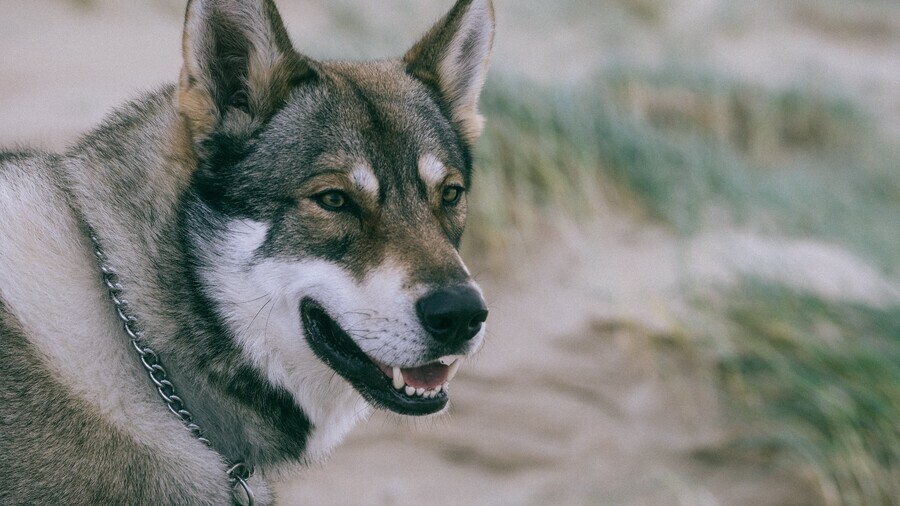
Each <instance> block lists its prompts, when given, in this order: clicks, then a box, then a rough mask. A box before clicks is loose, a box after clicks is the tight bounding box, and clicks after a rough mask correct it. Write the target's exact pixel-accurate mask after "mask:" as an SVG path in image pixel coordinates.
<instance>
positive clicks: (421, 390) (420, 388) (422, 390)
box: [416, 387, 425, 397]
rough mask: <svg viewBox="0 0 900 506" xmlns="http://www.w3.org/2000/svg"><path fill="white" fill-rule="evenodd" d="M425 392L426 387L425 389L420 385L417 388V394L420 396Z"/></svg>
mask: <svg viewBox="0 0 900 506" xmlns="http://www.w3.org/2000/svg"><path fill="white" fill-rule="evenodd" d="M424 393H425V389H424V388H422V387H419V388H417V389H416V395H418V396H419V397H421V396H422V394H424Z"/></svg>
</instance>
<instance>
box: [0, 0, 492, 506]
mask: <svg viewBox="0 0 900 506" xmlns="http://www.w3.org/2000/svg"><path fill="white" fill-rule="evenodd" d="M473 3H474V4H477V5H478V6H479V9H481V11H484V12H492V11H491V9H490V2H489V0H481V1H476V2H471V1H467V0H460V1H459V2H458V4H457V6H456V7H455V8H454V10H453V11H452V12H451V15H449V16H448V18H447V19H446V20H445V21H444V22H443V25H442V24H439V25H438V27H437V28H435V29H434V30H433V31H432V35H431V36H429V37H430V38H431V39H434V38H435V36H434V35H433V34H434V33H439V34H443V35H442V36H441V37H437V39H439V40H437V41H435V42H429V40H430V39H429V37H426V39H425V40H424V41H423V42H421V43H420V44H419V45H417V48H419V50H422V51H424V53H423V54H426V55H428V58H431V60H434V58H440V54H443V53H444V52H445V49H446V47H447V44H452V39H453V37H452V36H450V35H448V34H452V32H453V31H454V30H455V28H454V27H457V26H470V27H471V26H476V25H477V24H473V23H471V22H469V23H468V24H466V23H462V24H461V21H460V19H461V18H462V17H464V16H466V12H468V11H469V10H470V7H471V5H472V4H473ZM444 25H446V26H447V28H444V29H442V28H441V26H444ZM481 25H483V26H488V25H489V26H488V27H489V28H490V34H482V35H481V36H482V37H491V36H492V33H493V31H492V26H493V19H492V17H491V18H490V19H489V20H487V21H484V22H483V23H481ZM448 37H449V38H448ZM463 39H467V38H466V37H463V38H462V39H460V40H463ZM448 40H450V42H448ZM260 41H263V42H268V43H267V44H262V46H260V44H259V42H260ZM432 44H435V45H436V46H435V47H436V48H435V49H433V50H431V49H428V48H430V47H432ZM466 44H468V46H471V44H470V43H469V42H466ZM437 46H439V47H437ZM488 49H489V48H488ZM463 52H464V53H465V52H466V51H463ZM469 57H470V58H473V59H477V60H478V61H474V60H473V61H472V62H470V64H468V66H467V67H466V68H474V67H476V66H478V65H486V61H487V55H486V54H484V53H483V51H482V52H477V51H476V52H475V53H473V54H471V55H470V56H469ZM431 60H430V61H431ZM410 61H412V60H410V59H409V58H407V60H405V61H401V60H390V61H383V62H370V63H341V62H318V61H314V60H312V59H310V58H308V57H305V56H303V55H300V54H299V53H296V52H295V51H294V50H293V48H292V47H291V45H290V41H289V40H288V38H287V34H286V31H285V30H284V27H283V25H282V22H281V20H280V18H278V14H277V11H276V10H275V7H274V5H273V4H272V2H271V1H270V0H254V1H247V2H240V1H237V0H193V1H191V2H190V3H189V6H188V15H187V17H186V25H185V66H184V68H183V70H182V74H181V76H180V79H179V82H178V84H177V85H174V86H172V85H170V86H165V87H162V88H161V89H159V90H158V91H156V92H154V93H151V94H148V95H146V96H144V97H142V98H140V99H138V100H135V101H133V102H131V103H129V104H127V105H125V106H123V107H122V108H120V109H118V110H117V111H115V112H113V113H112V114H111V115H110V116H109V117H108V118H107V119H106V120H105V121H104V122H103V124H102V125H100V126H99V127H98V128H97V129H95V130H94V131H92V132H90V133H89V134H87V135H86V136H84V137H83V138H82V139H81V140H80V141H79V142H78V143H77V144H76V145H75V146H74V147H73V148H71V149H70V150H69V151H67V152H66V153H64V154H61V155H56V154H44V153H32V152H22V153H0V455H3V456H4V458H6V459H7V468H8V469H7V473H5V474H4V477H3V479H2V480H0V503H2V504H73V505H77V504H226V503H228V502H229V500H230V499H229V494H230V488H229V485H228V483H227V478H226V475H225V468H226V461H236V460H244V461H246V462H248V463H250V464H252V465H254V466H255V467H256V468H257V470H258V471H259V472H258V473H257V476H256V477H254V478H253V479H252V480H251V484H252V486H253V488H254V491H255V493H256V498H257V504H270V503H271V502H272V501H273V500H274V498H273V497H272V495H271V493H270V491H269V490H268V487H267V485H266V484H265V482H264V479H263V478H264V476H265V475H266V474H268V473H270V472H273V471H274V470H277V469H278V468H280V467H282V466H285V465H290V464H291V463H297V462H307V461H308V460H309V459H308V458H307V455H306V453H307V446H308V444H309V441H311V438H313V437H314V435H315V434H317V433H318V432H319V431H321V430H322V429H323V428H322V427H317V426H316V425H315V423H314V422H313V418H312V417H311V415H310V413H307V412H305V411H304V409H302V408H301V406H300V404H299V403H298V402H297V400H296V399H295V398H294V394H293V393H292V391H290V389H288V388H286V387H284V386H283V385H278V384H273V383H272V382H271V381H270V376H267V373H266V372H265V371H263V370H261V369H260V368H259V367H258V364H257V363H256V362H254V361H253V360H251V359H250V358H248V355H247V353H246V351H242V348H241V346H240V345H239V344H238V343H237V342H236V341H235V338H234V332H233V330H231V329H230V328H229V327H228V324H227V323H226V322H225V321H224V317H223V314H224V313H223V311H225V309H223V307H222V306H221V304H220V303H219V302H217V299H216V297H217V295H216V291H215V290H216V287H215V286H209V284H208V283H209V282H208V281H207V279H206V278H204V276H203V273H204V272H206V270H211V269H216V268H218V266H217V265H215V264H216V263H217V261H211V260H210V259H215V258H218V257H217V255H219V254H220V253H219V252H216V251H212V250H210V249H205V250H202V251H198V249H197V248H198V247H200V248H206V247H208V246H209V245H213V244H217V241H219V242H221V241H224V240H227V238H228V237H230V236H229V235H228V233H229V228H228V227H229V226H232V225H233V224H234V223H238V222H240V220H250V221H252V222H254V223H264V224H265V225H266V226H267V227H268V228H267V230H268V233H267V236H266V238H265V241H264V243H263V244H262V246H261V247H260V248H259V249H258V250H257V251H256V253H255V257H254V258H256V260H254V261H257V260H258V261H282V262H303V261H305V260H308V259H311V258H315V259H320V260H323V261H328V262H332V263H335V264H339V265H341V268H342V269H344V270H345V271H347V272H348V273H351V275H352V276H353V278H354V279H356V280H358V281H359V282H362V281H363V280H365V279H367V278H366V276H367V275H369V274H370V273H372V272H375V271H377V270H378V269H379V268H380V266H381V265H382V264H383V263H384V262H387V261H394V262H399V263H400V264H402V265H403V266H404V268H405V269H406V271H407V272H409V281H408V282H409V283H410V284H415V285H416V286H442V285H447V284H453V283H457V284H458V283H466V282H470V280H469V277H468V273H467V272H466V271H465V269H464V267H462V266H461V264H460V263H459V262H458V256H457V255H456V251H455V250H456V248H457V247H458V244H459V239H460V236H461V234H462V231H463V227H464V222H465V199H464V198H462V199H461V201H460V202H459V204H454V205H453V206H447V205H443V204H441V203H440V188H437V189H435V188H429V187H427V186H425V185H423V183H422V181H421V179H420V177H419V176H418V172H417V168H416V163H417V160H418V157H419V156H421V155H422V154H424V153H430V154H433V155H434V156H435V157H437V158H439V159H440V160H441V162H443V163H444V164H445V165H447V166H448V167H452V170H453V173H454V174H457V176H456V177H458V179H459V183H458V184H459V185H460V186H461V187H464V188H468V187H469V186H470V185H471V172H472V161H471V148H472V145H471V144H472V142H474V138H473V137H472V129H471V128H470V127H469V126H467V125H465V124H462V123H460V121H463V123H464V122H465V120H460V117H459V116H457V115H455V113H454V111H455V110H456V109H457V108H458V107H460V104H459V103H458V101H459V97H458V96H456V95H454V96H448V95H447V94H446V90H445V89H443V88H442V85H441V83H440V81H431V80H429V79H423V78H422V77H421V76H420V75H418V74H419V73H420V72H419V71H418V70H415V71H413V70H412V69H411V67H410ZM423 61H424V60H423ZM426 63H427V64H428V65H432V66H433V64H434V61H431V63H428V62H426ZM426 63H423V64H422V65H426ZM422 68H425V67H422ZM475 79H476V80H478V79H481V82H477V83H474V84H473V86H475V87H477V88H478V89H480V86H481V83H482V82H483V78H478V77H475ZM476 95H477V93H476ZM476 98H477V97H476ZM469 105H473V104H469ZM466 107H468V106H466ZM473 110H474V109H473ZM354 164H361V165H363V166H365V167H368V168H369V169H370V170H371V171H372V172H373V173H374V174H375V177H376V178H377V180H378V182H379V185H378V188H379V193H378V195H377V198H374V199H369V200H367V197H366V196H365V195H356V194H353V195H352V196H353V198H354V199H356V201H358V206H359V209H358V215H357V216H358V218H350V217H349V215H346V216H344V215H337V214H334V213H332V214H323V212H322V210H321V209H319V208H318V207H316V205H317V204H316V201H315V197H316V196H315V194H314V192H315V191H317V189H316V188H315V187H312V186H310V185H314V184H319V183H316V181H320V182H321V181H322V180H323V177H324V178H325V179H326V180H327V177H328V176H327V175H326V173H329V172H330V171H334V170H335V169H336V168H341V169H345V168H347V166H352V165H354ZM454 184H456V183H454ZM348 191H349V190H348ZM436 192H437V193H436ZM350 193H352V191H351V192H350ZM88 227H91V228H93V229H94V230H95V231H96V232H97V235H98V236H99V238H100V241H101V243H102V245H103V248H104V250H105V253H106V254H107V256H108V257H109V261H110V263H111V264H112V266H113V267H114V269H115V270H116V271H117V272H118V274H119V276H120V279H121V282H122V284H123V285H124V287H125V298H126V299H127V300H128V302H129V307H130V308H131V311H132V312H133V313H134V314H135V316H136V317H137V319H138V321H139V322H140V325H141V328H142V329H143V330H144V332H145V335H146V341H147V342H146V344H147V345H149V346H151V347H152V348H153V349H154V350H156V351H157V352H158V353H159V355H160V356H161V357H162V360H163V363H164V365H165V367H166V368H167V370H168V371H169V375H170V378H171V380H172V382H173V383H174V384H175V385H176V388H177V389H178V394H179V395H180V396H181V397H182V398H183V399H184V401H185V404H186V406H187V407H188V409H190V410H191V411H192V413H193V414H194V417H195V420H196V422H197V423H198V424H199V425H200V426H201V427H203V428H204V430H205V432H206V435H207V437H208V438H209V439H210V440H211V441H212V443H213V449H208V448H206V447H205V446H203V445H202V444H201V443H199V442H198V441H197V440H195V439H194V438H193V437H192V436H191V435H190V434H189V433H188V432H187V431H186V430H184V428H183V427H182V426H181V424H180V422H179V421H178V420H177V419H176V418H175V417H174V416H172V415H171V414H170V413H169V412H168V410H167V409H166V407H165V405H164V403H163V402H162V401H161V400H160V399H159V397H158V396H157V394H156V392H155V391H154V390H153V387H152V385H151V384H150V382H149V380H148V379H147V377H146V374H145V373H144V371H143V369H142V368H141V366H140V363H139V361H138V359H137V356H136V355H135V354H134V352H133V350H131V349H130V344H129V343H128V340H127V338H126V336H125V334H124V332H123V331H122V329H121V326H120V325H119V324H118V323H117V322H116V319H115V316H114V313H113V308H112V306H111V304H110V302H109V300H108V297H107V294H106V292H105V290H104V288H103V287H102V283H101V282H100V279H99V273H98V271H97V266H96V262H95V260H94V258H93V253H92V251H91V247H90V241H89V240H88V238H87V230H88ZM222 255H224V254H222ZM221 258H222V261H223V262H224V261H225V260H226V258H225V256H222V257H221ZM298 339H299V336H298ZM430 346H431V348H430V350H431V351H429V353H431V354H432V355H433V356H432V355H429V356H428V357H424V358H427V359H429V360H433V359H434V358H436V357H438V356H441V355H445V354H448V353H460V354H464V353H468V352H470V351H472V350H471V349H469V348H466V347H459V348H453V349H451V348H450V347H448V346H449V345H440V346H439V345H437V344H432V345H430ZM424 358H423V360H424ZM334 381H339V382H342V381H343V380H340V379H339V378H338V379H336V380H334ZM342 385H344V384H343V383H342ZM341 388H344V387H343V386H341ZM113 390H115V391H113ZM346 390H347V392H352V391H351V390H350V388H349V386H348V385H347V386H346ZM347 395H351V394H347ZM352 396H357V394H355V393H352ZM354 398H355V397H354Z"/></svg>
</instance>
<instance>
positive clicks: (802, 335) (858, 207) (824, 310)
mask: <svg viewBox="0 0 900 506" xmlns="http://www.w3.org/2000/svg"><path fill="white" fill-rule="evenodd" d="M697 75H698V74H697V73H693V72H687V71H677V70H676V71H664V72H658V73H642V72H634V71H627V70H620V71H618V72H612V73H610V74H607V75H605V77H604V78H602V79H597V80H595V81H594V82H593V83H592V84H591V85H590V86H589V87H586V88H582V89H577V90H572V89H568V90H567V89H559V88H547V87H540V86H537V85H533V84H527V83H523V82H522V81H509V80H506V81H504V80H502V79H501V80H496V81H494V82H493V83H492V84H491V85H489V86H488V88H487V90H486V91H485V94H484V97H483V100H482V109H483V112H484V114H485V115H486V116H487V117H488V118H489V121H488V123H487V130H486V132H485V136H484V137H483V140H482V142H481V143H480V148H479V166H480V173H479V176H478V177H479V180H478V187H477V188H476V190H475V191H476V193H475V195H474V199H473V209H472V214H473V219H472V223H473V227H472V229H471V230H470V232H471V234H472V236H470V237H471V244H472V245H474V246H473V247H474V248H475V249H476V250H478V251H480V252H485V251H487V252H491V251H496V250H502V249H503V248H504V247H507V245H506V244H505V240H506V238H508V237H509V235H510V233H521V231H522V230H528V229H529V228H531V227H533V226H535V224H537V223H539V222H540V221H541V217H542V216H545V215H547V214H549V215H551V216H568V217H574V219H575V220H580V221H582V222H583V223H585V224H587V225H589V224H590V223H591V221H592V220H594V219H596V212H598V209H599V208H598V207H596V206H595V201H596V200H599V199H609V198H613V199H618V200H619V201H620V202H627V203H637V204H638V205H639V206H640V207H641V208H642V209H643V210H644V215H643V216H644V217H645V218H649V219H650V220H653V221H655V222H657V223H658V224H663V225H664V226H668V227H670V228H671V229H673V230H675V231H677V232H679V233H680V234H682V235H684V236H686V237H689V236H690V235H691V234H694V233H696V232H699V231H701V230H706V229H709V228H729V227H732V228H733V227H745V228H751V229H754V230H759V231H761V232H763V233H766V232H771V233H774V234H780V235H784V236H799V237H804V238H812V239H816V240H820V241H823V242H827V243H837V244H840V245H842V246H844V247H845V248H847V249H849V250H851V251H853V252H855V253H856V254H858V255H860V256H862V257H864V258H866V259H868V260H870V261H872V262H874V263H875V264H877V265H879V266H880V267H881V269H882V270H883V271H884V273H885V277H886V278H890V277H891V276H895V275H896V274H897V272H898V270H900V227H898V225H897V221H896V218H897V217H898V216H900V173H898V171H897V170H896V160H897V155H898V154H900V153H898V149H897V143H896V142H895V140H893V139H890V138H888V137H886V134H883V133H882V132H881V131H880V129H879V127H878V125H876V124H875V123H874V122H873V121H871V120H870V119H868V118H867V115H866V114H865V113H864V112H862V111H861V110H859V109H858V108H857V107H856V106H855V105H854V103H853V102H852V100H850V99H847V98H835V97H834V96H829V95H828V94H825V93H822V92H819V91H814V90H804V89H785V90H766V89H762V88H760V87H754V86H751V85H748V84H745V83H740V82H734V81H731V80H728V79H717V78H714V77H697ZM721 300H722V301H723V302H721V303H718V304H710V303H708V302H706V303H700V304H698V306H697V310H698V311H701V312H702V311H709V310H712V311H713V312H714V315H713V318H714V319H716V321H718V322H719V324H721V325H724V327H725V328H726V329H727V330H726V331H725V332H723V333H721V334H719V333H710V332H708V331H707V330H706V329H704V328H703V327H694V334H695V339H689V340H688V341H687V342H689V343H690V342H692V343H695V344H696V346H697V347H698V348H699V349H701V350H703V351H708V349H712V350H726V351H725V352H719V353H714V354H709V355H707V364H706V365H707V366H708V367H709V368H710V370H711V371H717V376H718V378H719V379H720V381H721V384H722V389H723V393H725V394H726V397H727V398H728V399H730V400H731V401H732V402H731V404H730V405H731V406H732V407H733V408H734V409H735V413H737V414H739V415H740V416H737V417H735V418H736V419H739V421H736V424H737V425H742V426H743V425H747V424H749V425H751V426H752V427H754V428H755V430H754V431H753V436H752V437H750V438H748V441H751V440H752V441H755V443H753V444H756V445H757V446H761V447H765V448H775V449H776V450H778V451H777V452H776V454H777V455H778V457H777V458H776V460H778V459H784V460H783V461H784V462H787V465H786V467H785V469H787V470H788V471H787V472H792V473H796V474H798V475H802V476H804V477H810V476H812V477H813V478H814V481H815V482H816V483H817V485H818V488H819V490H820V491H821V494H822V497H823V498H824V500H825V502H826V503H828V504H849V505H870V504H895V503H894V502H893V501H895V500H896V498H898V497H900V423H898V420H900V308H897V307H892V308H890V309H884V308H880V309H877V308H868V307H863V306H856V305H850V304H845V303H840V302H830V301H826V300H823V299H820V298H816V297H815V296H812V295H809V294H804V293H798V292H794V291H791V290H789V289H787V288H784V287H779V286H772V285H760V284H758V283H755V282H753V281H745V282H744V283H741V284H740V285H738V286H736V287H734V288H733V290H731V291H729V292H728V293H727V294H726V295H725V296H724V297H723V298H722V299H721ZM708 346H709V348H707V347H708ZM695 351H696V350H695ZM798 463H799V464H800V465H799V466H798V465H797V464H798Z"/></svg>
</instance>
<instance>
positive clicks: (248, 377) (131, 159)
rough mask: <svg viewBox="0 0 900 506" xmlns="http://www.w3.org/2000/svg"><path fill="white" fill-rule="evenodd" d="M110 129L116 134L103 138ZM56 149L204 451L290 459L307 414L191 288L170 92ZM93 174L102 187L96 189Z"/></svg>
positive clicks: (183, 138) (184, 185) (188, 157)
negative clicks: (200, 432) (62, 150)
mask: <svg viewBox="0 0 900 506" xmlns="http://www.w3.org/2000/svg"><path fill="white" fill-rule="evenodd" d="M147 109H152V110H150V111H148V110H147ZM142 118H143V119H142ZM148 118H149V119H148ZM109 128H115V129H116V130H117V131H120V132H122V133H121V134H117V136H116V137H115V138H113V137H111V136H107V135H104V131H106V130H107V129H109ZM147 139H151V141H150V142H148V140H147ZM152 146H156V147H157V148H155V149H154V148H152ZM67 156H68V157H70V159H71V160H72V162H73V163H72V164H70V165H71V167H72V168H71V170H70V172H69V173H68V174H66V175H65V176H66V178H67V179H68V180H69V183H70V184H69V186H70V188H71V192H72V200H73V207H75V208H76V210H77V212H78V213H79V214H80V215H81V216H82V218H83V219H84V221H85V222H86V223H87V225H88V226H89V227H90V228H92V229H94V230H95V231H96V233H97V236H98V238H99V241H100V243H101V244H102V248H103V250H104V253H105V254H106V256H107V257H108V261H109V263H110V265H111V266H112V267H113V268H114V269H115V270H116V272H117V274H118V277H119V280H120V283H121V284H122V286H123V291H124V296H125V298H127V299H128V301H129V305H130V310H131V311H132V313H133V314H134V316H135V318H137V319H138V320H139V321H140V325H141V328H142V329H144V331H145V336H144V339H145V344H146V345H147V346H148V347H151V348H152V349H153V350H154V351H156V352H157V353H158V354H159V356H160V357H161V360H163V361H164V363H165V367H166V369H167V371H168V373H169V378H170V381H172V382H173V383H174V384H175V385H176V387H177V388H178V395H179V396H180V397H181V398H182V399H183V400H184V402H185V405H186V406H189V409H190V411H191V413H192V414H193V417H194V420H195V422H196V423H197V424H198V425H200V426H201V427H202V428H203V429H204V431H205V435H206V437H207V438H208V439H209V440H210V441H211V443H212V447H213V448H214V449H216V450H217V451H218V452H219V453H221V454H222V455H223V456H224V457H225V458H226V459H227V460H229V461H232V462H236V461H244V462H247V463H248V464H250V465H254V466H256V467H257V468H262V469H263V470H264V469H266V468H267V467H271V466H278V465H281V464H283V463H286V462H291V461H296V460H298V459H301V458H302V455H303V452H304V449H305V446H306V441H307V436H308V435H309V433H310V431H311V424H310V422H309V420H308V419H307V417H306V416H305V414H304V413H303V411H302V410H301V409H300V408H299V407H298V406H297V403H296V402H295V401H294V399H293V398H292V396H291V395H290V394H289V393H287V392H286V391H283V390H281V389H277V388H273V387H272V386H271V385H269V384H268V383H267V382H266V381H265V379H264V378H262V377H261V376H260V374H259V373H258V372H257V371H256V369H254V368H253V367H252V366H251V365H250V364H249V362H248V361H247V359H246V358H245V357H243V356H242V354H241V352H240V350H239V349H238V348H237V347H236V345H235V343H234V341H233V339H231V338H230V336H229V335H228V330H227V329H226V327H225V326H224V325H223V324H222V323H221V321H220V320H219V318H218V317H217V315H216V312H215V309H214V307H213V305H212V303H211V301H210V300H209V299H208V298H207V296H206V295H204V294H203V293H201V291H200V290H199V289H198V279H197V275H196V272H194V270H193V268H192V265H193V264H194V262H195V260H196V259H194V258H191V255H190V253H189V251H188V248H186V247H185V245H186V244H187V241H188V239H187V238H186V237H185V235H184V226H183V225H184V220H185V219H186V211H187V209H189V207H190V206H197V205H201V204H200V203H199V202H198V201H197V199H196V197H193V196H192V193H191V191H190V184H191V178H192V175H193V171H194V169H195V168H196V166H197V161H196V159H195V157H194V156H193V154H192V152H191V149H190V145H189V142H188V141H187V132H186V131H185V127H184V126H183V120H182V118H180V117H179V116H178V114H177V112H176V109H175V107H174V104H173V88H171V87H169V88H165V89H163V90H162V91H161V92H159V93H157V94H155V95H153V96H152V97H150V98H145V99H144V100H142V101H141V102H140V103H135V104H132V105H129V106H126V107H125V108H124V109H122V110H120V111H118V112H116V113H114V114H113V115H112V116H111V117H110V118H108V119H107V121H106V122H105V124H104V125H103V126H101V127H100V128H99V129H97V130H95V131H94V132H92V133H90V134H88V135H87V136H85V137H84V138H83V139H82V140H81V141H80V142H79V143H78V144H77V145H76V146H75V147H74V148H73V149H72V150H71V151H70V152H69V153H67ZM135 158H138V159H139V161H137V162H136V160H135ZM98 179H99V180H102V181H106V182H107V183H108V184H104V185H101V186H100V187H98V186H97V185H96V184H95V182H96V181H97V180H98ZM128 339H129V338H128V337H127V336H126V334H125V332H124V330H123V333H122V340H123V343H124V342H126V341H128ZM135 360H138V357H137V356H136V355H135ZM147 385H148V388H152V385H151V384H150V382H149V381H148V383H147ZM159 409H161V410H165V409H166V406H165V404H164V403H163V402H162V401H160V404H159ZM250 442H252V444H251V443H250Z"/></svg>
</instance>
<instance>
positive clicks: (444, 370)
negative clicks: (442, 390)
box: [401, 363, 450, 390]
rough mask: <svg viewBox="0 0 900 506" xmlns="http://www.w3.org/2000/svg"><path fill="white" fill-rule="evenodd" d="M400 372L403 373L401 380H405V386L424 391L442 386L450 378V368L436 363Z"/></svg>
mask: <svg viewBox="0 0 900 506" xmlns="http://www.w3.org/2000/svg"><path fill="white" fill-rule="evenodd" d="M401 371H403V379H404V380H406V384H407V385H409V386H411V387H414V388H424V389H426V390H428V389H432V388H437V387H439V386H441V385H443V384H444V383H446V382H447V380H448V378H449V376H450V367H449V366H446V365H441V364H438V363H433V364H427V365H423V366H421V367H413V368H411V369H401Z"/></svg>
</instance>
